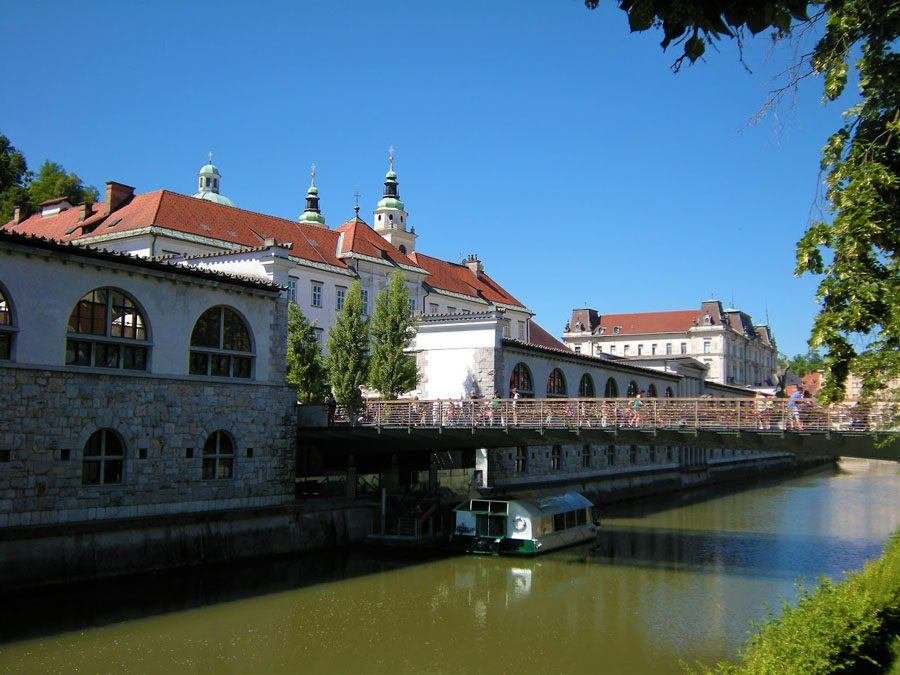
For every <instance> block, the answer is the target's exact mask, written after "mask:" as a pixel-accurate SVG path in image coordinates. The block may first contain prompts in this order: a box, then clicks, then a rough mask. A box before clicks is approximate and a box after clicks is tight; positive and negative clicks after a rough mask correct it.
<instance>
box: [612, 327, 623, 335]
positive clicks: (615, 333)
mask: <svg viewBox="0 0 900 675" xmlns="http://www.w3.org/2000/svg"><path fill="white" fill-rule="evenodd" d="M621 332H622V327H621V326H613V334H614V335H618V334H619V333H621Z"/></svg>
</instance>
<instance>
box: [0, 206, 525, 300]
mask: <svg viewBox="0 0 900 675" xmlns="http://www.w3.org/2000/svg"><path fill="white" fill-rule="evenodd" d="M91 213H92V215H91V216H89V217H88V218H87V219H85V220H82V215H83V207H81V206H76V207H73V208H70V209H66V210H64V211H61V212H60V213H58V214H56V215H53V216H47V217H42V216H41V215H40V214H39V213H38V214H35V215H33V216H31V217H29V218H26V219H25V220H23V221H22V222H20V223H18V224H14V223H13V222H12V221H10V222H9V223H6V224H5V225H3V226H0V229H2V230H5V231H7V232H16V233H20V234H30V235H35V236H40V237H47V238H50V239H55V240H57V241H73V240H77V239H81V238H91V237H98V236H102V235H110V234H119V233H126V232H129V231H131V230H137V229H142V228H146V227H150V226H151V225H152V226H155V227H159V228H164V229H169V230H173V231H176V232H182V233H185V234H190V235H195V236H199V237H206V238H209V239H219V240H223V241H227V242H231V243H233V244H238V245H239V246H241V247H244V248H253V247H256V246H259V245H260V244H262V243H263V241H264V240H265V239H267V238H272V239H275V241H276V242H277V243H279V244H285V243H290V244H291V255H292V256H294V257H297V258H301V259H304V260H310V261H313V262H319V263H325V264H328V265H333V266H335V267H342V268H346V267H347V263H346V262H344V260H342V256H343V255H346V254H349V253H358V254H361V255H366V256H369V257H372V258H378V259H384V260H387V261H389V262H391V263H392V264H395V265H406V266H407V267H419V268H422V269H423V270H424V271H426V272H427V273H428V276H427V277H426V278H425V283H426V284H428V285H429V286H431V287H433V288H436V289H440V290H446V291H450V292H453V293H459V294H461V295H467V296H470V297H473V298H482V299H484V300H486V301H487V302H495V303H496V302H499V303H504V304H508V305H513V306H516V307H523V308H524V305H523V304H522V303H521V302H519V301H518V300H516V299H515V298H514V297H513V296H512V295H510V294H509V293H508V292H507V291H506V290H504V289H503V288H502V287H501V286H500V285H499V284H497V282H495V281H494V280H493V279H491V278H490V277H489V276H488V275H487V274H485V273H483V272H480V273H479V274H478V276H477V277H476V276H475V275H474V274H472V272H471V271H470V270H469V269H468V268H467V267H466V266H465V265H460V264H456V263H451V262H446V261H444V260H439V259H438V258H432V257H431V256H427V255H423V254H421V253H412V254H410V255H404V254H403V253H401V252H400V250H399V249H397V248H396V247H395V246H393V245H391V244H390V243H389V242H388V241H387V240H385V239H384V238H383V237H382V236H381V235H379V234H378V233H377V232H375V230H373V229H372V228H371V227H369V225H367V224H366V223H365V222H364V221H363V220H361V219H359V218H354V219H353V220H350V221H348V222H346V223H344V224H343V225H341V226H340V227H338V228H337V229H335V230H330V229H328V228H324V227H315V226H312V225H301V224H299V223H297V222H294V221H292V220H287V219H285V218H279V217H277V216H269V215H265V214H262V213H257V212H255V211H247V210H245V209H240V208H237V207H234V206H224V205H222V204H217V203H215V202H212V201H207V200H204V199H195V198H194V197H189V196H187V195H182V194H178V193H177V192H170V191H168V190H156V191H153V192H145V193H142V194H138V195H135V196H134V197H133V198H132V199H130V200H129V201H128V202H127V203H126V204H124V205H123V206H121V207H120V208H118V209H117V210H115V211H114V212H113V213H112V214H110V213H109V212H108V206H107V204H106V203H105V202H99V203H96V204H94V205H93V207H92V211H91ZM342 234H343V241H342V242H341V251H340V252H339V251H338V250H337V247H338V242H339V240H340V237H341V235H342Z"/></svg>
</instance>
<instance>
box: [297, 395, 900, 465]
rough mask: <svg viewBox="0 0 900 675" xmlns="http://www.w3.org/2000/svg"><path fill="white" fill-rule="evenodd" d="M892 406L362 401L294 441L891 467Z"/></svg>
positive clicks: (363, 447) (898, 442) (899, 449)
mask: <svg viewBox="0 0 900 675" xmlns="http://www.w3.org/2000/svg"><path fill="white" fill-rule="evenodd" d="M898 407H900V405H898V404H897V403H896V402H888V401H876V402H850V403H841V404H836V405H831V406H823V405H819V404H818V403H816V402H815V401H813V400H811V399H803V400H801V401H799V402H793V401H791V400H790V399H771V398H770V399H748V398H743V399H723V398H695V399H688V398H638V399H633V398H632V399H627V398H608V399H598V398H548V399H524V398H520V399H517V400H512V399H474V400H433V401H432V400H428V401H426V400H418V399H412V400H399V401H387V400H368V401H366V403H365V405H364V407H363V409H362V411H361V412H360V413H359V414H358V415H352V416H351V415H348V414H347V412H346V411H344V410H342V409H340V408H339V409H338V410H337V414H336V416H335V420H334V425H333V426H321V425H318V426H304V425H302V424H301V426H300V428H299V430H298V432H299V438H300V440H301V442H304V443H313V444H317V445H321V446H340V447H341V449H342V450H347V451H351V452H356V453H366V452H388V451H392V452H400V451H416V450H418V451H437V450H456V449H465V448H499V447H512V446H523V445H556V444H583V443H592V444H598V445H602V444H622V445H630V444H636V445H663V446H666V445H672V446H696V447H715V448H727V449H748V450H758V451H765V452H771V451H787V452H793V453H796V454H798V455H829V456H838V455H840V456H845V457H860V458H867V459H887V460H894V461H900V426H898V419H897V412H898Z"/></svg>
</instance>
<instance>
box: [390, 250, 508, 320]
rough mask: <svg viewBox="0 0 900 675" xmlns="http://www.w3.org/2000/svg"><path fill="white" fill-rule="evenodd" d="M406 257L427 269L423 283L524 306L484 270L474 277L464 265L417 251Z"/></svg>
mask: <svg viewBox="0 0 900 675" xmlns="http://www.w3.org/2000/svg"><path fill="white" fill-rule="evenodd" d="M407 257H408V258H409V259H410V260H412V261H413V262H414V263H415V264H416V265H418V266H419V267H421V268H423V269H425V270H427V271H428V277H426V279H425V283H426V284H428V285H429V286H432V287H433V288H438V289H441V290H445V291H450V292H452V293H459V294H460V295H468V296H471V297H473V298H482V299H484V300H487V301H488V302H501V303H504V304H507V305H513V306H515V307H523V308H524V307H525V305H523V304H522V303H521V302H519V301H518V300H516V299H515V298H514V297H513V296H512V295H510V294H509V293H508V292H507V291H506V290H505V289H504V288H503V287H502V286H500V284H498V283H497V282H496V281H494V280H493V279H491V278H490V277H489V276H488V275H487V274H485V273H484V272H479V273H478V276H477V277H476V276H475V275H474V274H472V272H471V270H470V269H469V268H468V267H466V266H465V265H460V264H458V263H451V262H447V261H446V260H440V259H438V258H432V257H431V256H428V255H425V254H423V253H419V252H415V253H410V254H409V255H408V256H407Z"/></svg>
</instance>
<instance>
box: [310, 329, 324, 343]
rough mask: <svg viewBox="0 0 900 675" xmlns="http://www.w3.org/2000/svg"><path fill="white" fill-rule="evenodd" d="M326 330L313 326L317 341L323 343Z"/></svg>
mask: <svg viewBox="0 0 900 675" xmlns="http://www.w3.org/2000/svg"><path fill="white" fill-rule="evenodd" d="M324 333H325V331H324V330H323V329H321V328H313V335H315V336H316V342H318V343H319V344H322V338H323V336H324Z"/></svg>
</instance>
